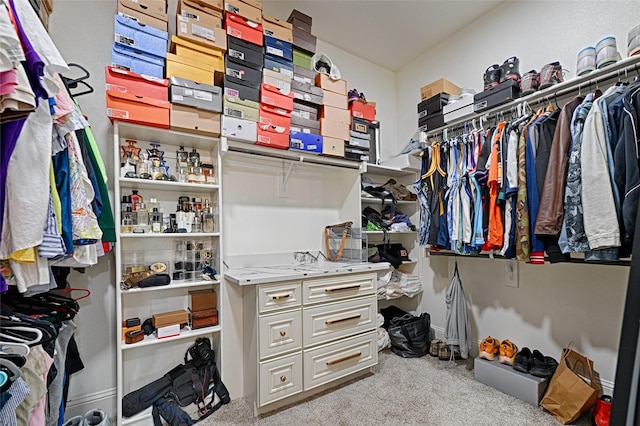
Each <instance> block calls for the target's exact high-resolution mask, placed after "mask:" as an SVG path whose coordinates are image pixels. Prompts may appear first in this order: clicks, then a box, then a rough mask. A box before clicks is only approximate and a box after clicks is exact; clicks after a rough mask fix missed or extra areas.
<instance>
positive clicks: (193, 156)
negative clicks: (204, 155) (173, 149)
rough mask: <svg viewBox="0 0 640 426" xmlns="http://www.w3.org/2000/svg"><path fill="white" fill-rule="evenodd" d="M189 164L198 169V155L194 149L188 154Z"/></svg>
mask: <svg viewBox="0 0 640 426" xmlns="http://www.w3.org/2000/svg"><path fill="white" fill-rule="evenodd" d="M189 164H190V165H191V166H193V167H200V165H201V163H200V153H199V152H198V151H196V149H195V148H193V149H192V150H191V152H190V153H189Z"/></svg>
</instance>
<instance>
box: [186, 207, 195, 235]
mask: <svg viewBox="0 0 640 426" xmlns="http://www.w3.org/2000/svg"><path fill="white" fill-rule="evenodd" d="M195 217H196V212H194V211H193V205H189V210H188V211H187V220H186V225H187V232H192V230H191V225H192V224H193V219H194V218H195Z"/></svg>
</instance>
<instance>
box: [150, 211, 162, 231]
mask: <svg viewBox="0 0 640 426" xmlns="http://www.w3.org/2000/svg"><path fill="white" fill-rule="evenodd" d="M151 232H153V233H156V234H158V233H161V232H162V213H160V212H159V211H158V208H157V207H154V208H153V210H152V212H151Z"/></svg>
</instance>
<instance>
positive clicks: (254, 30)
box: [224, 13, 263, 46]
mask: <svg viewBox="0 0 640 426" xmlns="http://www.w3.org/2000/svg"><path fill="white" fill-rule="evenodd" d="M224 23H225V28H226V29H227V35H230V36H231V37H235V38H239V39H241V40H244V41H248V42H249V43H253V44H256V45H258V46H262V45H263V39H262V38H263V35H262V25H261V24H256V23H254V22H251V21H249V20H248V19H246V18H244V17H242V16H239V15H234V14H233V13H227V14H226V15H225V19H224Z"/></svg>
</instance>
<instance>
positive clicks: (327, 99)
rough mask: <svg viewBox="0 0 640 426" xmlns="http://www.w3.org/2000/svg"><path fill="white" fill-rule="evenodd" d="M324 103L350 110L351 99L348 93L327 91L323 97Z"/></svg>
mask: <svg viewBox="0 0 640 426" xmlns="http://www.w3.org/2000/svg"><path fill="white" fill-rule="evenodd" d="M322 105H324V106H330V107H334V108H340V109H346V110H348V109H349V100H348V98H347V95H341V94H339V93H335V92H330V91H326V92H324V96H323V97H322Z"/></svg>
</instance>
